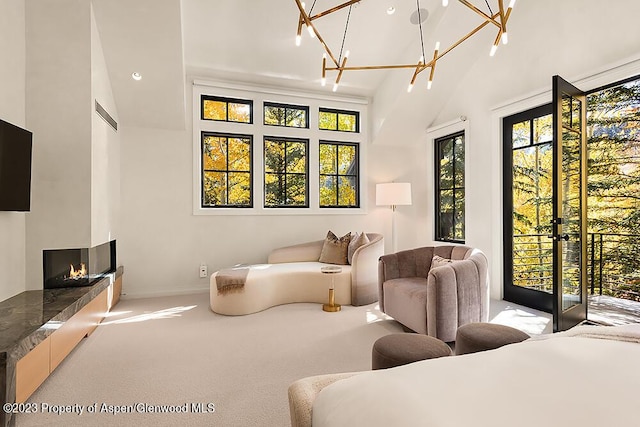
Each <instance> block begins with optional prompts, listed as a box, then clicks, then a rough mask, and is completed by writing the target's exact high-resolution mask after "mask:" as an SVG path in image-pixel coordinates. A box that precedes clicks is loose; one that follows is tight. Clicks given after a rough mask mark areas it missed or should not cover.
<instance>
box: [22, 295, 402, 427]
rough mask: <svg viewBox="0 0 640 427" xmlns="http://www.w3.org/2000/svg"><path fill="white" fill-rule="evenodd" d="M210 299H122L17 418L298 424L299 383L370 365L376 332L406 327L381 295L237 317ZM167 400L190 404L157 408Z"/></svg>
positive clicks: (29, 422) (30, 422) (50, 422)
mask: <svg viewBox="0 0 640 427" xmlns="http://www.w3.org/2000/svg"><path fill="white" fill-rule="evenodd" d="M208 303H209V295H208V294H207V293H203V294H195V295H183V296H173V297H164V298H149V299H130V300H123V301H121V302H120V303H119V304H118V305H117V306H116V307H115V309H114V311H113V312H112V313H111V314H110V317H108V318H107V319H105V321H104V322H103V324H102V325H101V326H100V327H98V329H96V331H95V332H94V333H93V335H91V336H90V337H89V338H87V339H85V340H83V342H82V343H81V344H80V345H79V346H78V347H77V348H76V349H75V350H74V351H73V353H71V354H70V355H69V356H68V357H67V359H66V360H65V361H64V362H63V363H62V364H61V365H60V366H59V367H58V368H57V369H56V370H55V371H54V372H53V373H52V375H51V376H50V377H49V379H48V380H47V381H46V382H45V383H44V384H43V385H42V386H41V387H40V388H39V389H38V390H37V391H36V392H35V393H34V394H33V395H32V396H31V398H30V399H29V403H33V404H35V405H34V407H36V408H37V410H38V412H37V413H35V414H20V415H18V416H17V418H16V426H18V427H26V426H65V427H66V426H83V427H84V426H114V425H118V426H229V427H236V426H239V427H240V426H242V427H248V426H268V427H272V426H288V425H289V424H290V423H289V406H288V400H287V388H288V386H289V384H291V383H292V382H293V381H295V380H297V379H299V378H303V377H306V376H310V375H318V374H324V373H335V372H350V371H359V370H368V369H370V367H371V346H372V345H373V343H374V342H375V340H376V339H378V338H379V337H381V336H383V335H387V334H389V333H394V332H401V331H402V328H401V327H400V325H399V324H397V323H396V322H395V321H393V320H389V318H388V317H386V316H385V315H384V314H382V313H381V312H380V311H379V310H378V309H377V308H376V307H377V304H372V305H369V306H364V307H350V306H346V307H343V310H342V311H341V312H338V313H326V312H323V311H322V309H321V306H320V305H318V304H289V305H284V306H279V307H274V308H271V309H269V310H265V311H263V312H261V313H256V314H252V315H248V316H238V317H227V316H220V315H217V314H215V313H212V312H211V311H210V309H209V306H208ZM198 404H202V405H201V406H198ZM160 405H167V406H166V407H165V410H173V411H183V410H185V409H186V412H180V413H177V412H174V413H157V412H150V411H151V410H156V409H157V410H162V408H159V407H158V408H156V406H160ZM80 409H82V411H83V412H82V414H81V415H79V414H78V412H71V413H67V414H58V413H57V412H60V411H62V410H70V411H78V410H80ZM211 409H215V411H213V412H208V411H209V410H211ZM92 410H93V411H94V412H95V413H90V411H92ZM43 411H44V412H43ZM117 411H120V413H115V412H117ZM126 411H130V412H126Z"/></svg>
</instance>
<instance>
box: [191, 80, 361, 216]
mask: <svg viewBox="0 0 640 427" xmlns="http://www.w3.org/2000/svg"><path fill="white" fill-rule="evenodd" d="M192 88H193V89H192V103H191V105H192V108H191V117H192V122H193V131H192V132H191V135H192V147H193V149H192V154H191V157H192V162H193V163H192V164H193V167H192V198H191V200H192V202H191V205H192V214H193V215H196V216H227V215H232V216H233V215H240V216H246V215H248V216H253V215H256V216H264V215H266V216H300V215H364V214H366V213H367V208H368V206H369V204H368V203H369V198H368V194H367V192H366V191H365V186H366V185H367V182H368V177H367V171H368V166H367V163H366V157H367V153H368V144H369V142H370V141H369V139H368V126H367V119H368V114H369V107H370V104H369V102H370V101H369V100H368V99H366V98H359V97H351V96H342V95H336V94H320V93H307V92H299V91H296V90H293V89H284V88H275V87H256V86H248V85H243V84H239V83H233V82H228V81H213V80H198V79H194V80H193V85H192ZM202 95H205V96H207V97H209V96H215V97H220V98H230V99H250V100H252V101H253V105H254V106H255V108H256V110H255V111H258V108H261V106H262V105H263V103H264V102H275V103H281V104H287V105H289V104H290V105H308V106H309V118H308V120H309V128H294V127H284V126H283V127H274V126H268V125H264V124H263V123H262V120H260V119H259V118H255V122H254V123H253V124H252V125H251V126H245V125H246V123H239V122H223V121H213V120H202V117H201V108H202ZM320 107H330V108H333V109H336V110H341V111H342V110H344V111H354V112H358V113H359V115H360V118H359V120H360V122H359V123H360V133H354V132H337V131H320V130H319V129H318V111H319V108H320ZM256 114H257V113H256ZM275 129H277V130H275ZM202 131H206V132H212V133H232V134H242V135H245V134H249V135H252V136H253V165H252V166H253V170H252V172H253V181H252V184H253V193H252V197H253V207H252V208H242V209H238V208H234V207H228V208H216V209H208V208H202V206H201V200H202V199H201V198H202V177H201V168H202V161H203V160H204V158H203V157H202V154H201V152H202V147H201V145H202V141H201V132H202ZM265 135H266V136H274V135H276V136H277V137H278V138H280V137H290V138H294V139H308V140H309V146H308V159H309V161H308V164H309V175H308V182H309V190H308V191H309V192H308V203H309V207H307V208H303V209H298V208H295V207H282V208H265V207H264V203H263V201H264V194H265V193H264V165H263V156H264V154H263V149H264V148H263V146H262V144H263V138H264V136H265ZM321 139H323V140H325V139H326V140H336V141H344V142H354V143H358V144H359V150H358V151H359V159H358V161H359V165H358V166H359V167H358V171H359V172H358V173H359V177H358V179H359V182H358V183H357V185H358V188H359V190H358V191H359V206H360V207H359V208H350V209H336V208H334V209H331V208H322V209H321V208H320V207H319V199H320V195H319V185H318V182H319V176H318V157H317V156H318V146H319V141H320V140H321ZM355 184H356V183H353V184H350V185H355Z"/></svg>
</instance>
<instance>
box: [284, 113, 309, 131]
mask: <svg viewBox="0 0 640 427" xmlns="http://www.w3.org/2000/svg"><path fill="white" fill-rule="evenodd" d="M286 122H287V126H289V127H295V128H306V127H307V111H306V110H302V109H297V108H287V117H286Z"/></svg>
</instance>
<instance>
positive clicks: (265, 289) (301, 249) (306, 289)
mask: <svg viewBox="0 0 640 427" xmlns="http://www.w3.org/2000/svg"><path fill="white" fill-rule="evenodd" d="M367 237H368V238H369V240H370V242H369V243H367V244H366V245H364V246H361V247H359V248H358V249H356V251H355V252H354V254H353V258H352V261H351V265H341V266H340V267H342V272H341V273H334V274H324V273H321V272H320V268H321V267H323V266H327V265H333V264H325V263H321V262H319V261H318V259H320V253H321V252H322V245H323V244H324V240H317V241H314V242H308V243H302V244H299V245H294V246H286V247H283V248H278V249H275V250H273V251H272V252H271V253H270V254H269V258H268V261H267V264H256V265H251V266H249V273H248V275H247V277H246V280H245V284H244V286H243V287H242V288H241V289H240V290H238V291H237V292H230V293H225V294H219V293H218V287H217V285H216V275H217V274H218V272H215V273H213V274H212V275H211V279H210V293H209V295H210V304H211V310H213V311H214V312H215V313H218V314H225V315H243V314H251V313H256V312H258V311H262V310H265V309H267V308H270V307H274V306H276V305H281V304H290V303H296V302H312V303H319V304H322V303H326V302H328V298H329V287H330V285H331V280H332V279H333V285H334V289H335V302H336V303H337V304H341V305H365V304H371V303H373V302H376V301H377V300H378V267H377V266H378V259H379V258H380V257H381V256H382V255H383V254H384V238H383V237H382V235H381V234H377V233H367Z"/></svg>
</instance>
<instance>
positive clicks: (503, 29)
mask: <svg viewBox="0 0 640 427" xmlns="http://www.w3.org/2000/svg"><path fill="white" fill-rule="evenodd" d="M498 6H499V7H500V23H501V24H502V25H501V26H500V30H501V32H502V33H506V32H507V21H506V20H505V13H504V1H503V0H498Z"/></svg>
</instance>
